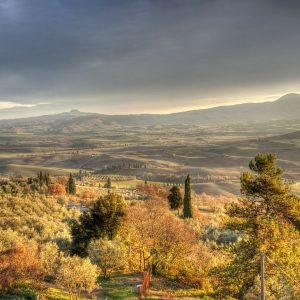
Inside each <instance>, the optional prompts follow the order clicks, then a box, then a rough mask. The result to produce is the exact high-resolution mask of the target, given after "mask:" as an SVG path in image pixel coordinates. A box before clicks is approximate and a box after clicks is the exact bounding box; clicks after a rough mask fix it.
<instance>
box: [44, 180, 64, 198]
mask: <svg viewBox="0 0 300 300" xmlns="http://www.w3.org/2000/svg"><path fill="white" fill-rule="evenodd" d="M48 193H49V194H50V195H52V196H62V195H65V194H66V188H65V186H64V185H62V184H61V183H54V184H51V185H50V186H49V188H48Z"/></svg>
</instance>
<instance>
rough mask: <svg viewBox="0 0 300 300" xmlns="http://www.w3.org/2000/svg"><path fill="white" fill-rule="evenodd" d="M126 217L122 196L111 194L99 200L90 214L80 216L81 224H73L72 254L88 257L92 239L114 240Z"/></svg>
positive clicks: (75, 222)
mask: <svg viewBox="0 0 300 300" xmlns="http://www.w3.org/2000/svg"><path fill="white" fill-rule="evenodd" d="M124 217H125V202H124V200H123V198H122V197H121V196H119V195H117V194H113V193H110V194H108V195H106V196H105V197H102V198H99V199H98V200H97V201H96V202H95V203H94V204H93V206H92V207H91V209H90V210H89V211H88V212H84V213H83V214H82V215H81V216H80V218H79V222H77V221H74V222H73V224H72V228H71V234H72V254H76V255H79V256H86V255H87V247H88V245H89V243H90V241H91V240H92V239H99V238H108V239H110V240H112V239H113V238H114V237H115V236H116V234H117V232H118V230H119V229H120V227H121V225H122V222H123V220H124Z"/></svg>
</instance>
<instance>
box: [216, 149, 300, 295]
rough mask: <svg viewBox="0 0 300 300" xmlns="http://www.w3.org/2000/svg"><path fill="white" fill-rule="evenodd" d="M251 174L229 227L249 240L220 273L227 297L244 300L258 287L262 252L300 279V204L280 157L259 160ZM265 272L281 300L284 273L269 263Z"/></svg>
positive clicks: (232, 210)
mask: <svg viewBox="0 0 300 300" xmlns="http://www.w3.org/2000/svg"><path fill="white" fill-rule="evenodd" d="M249 169H250V172H245V173H243V174H242V175H241V193H242V196H243V197H242V198H240V199H238V201H237V202H235V203H232V204H231V205H230V206H228V207H227V209H226V213H227V215H228V216H229V217H230V219H229V221H228V224H227V225H228V228H229V229H231V230H234V231H239V232H240V233H241V235H242V237H243V238H242V239H241V240H239V241H238V242H237V243H235V244H234V246H233V247H232V248H231V256H232V257H233V259H232V261H231V263H230V264H229V265H228V266H227V267H225V268H224V269H223V270H222V271H221V272H220V274H219V276H220V279H221V281H220V282H221V283H222V284H221V285H220V293H222V294H221V296H222V298H227V296H233V297H234V298H238V299H242V298H243V296H244V295H245V294H246V293H247V292H248V291H249V290H251V289H252V288H253V286H254V285H255V280H256V278H257V276H258V274H259V263H258V262H259V259H260V255H261V253H262V252H264V253H265V254H266V255H267V257H268V258H271V259H272V260H274V261H276V263H277V264H279V265H280V266H282V268H283V270H284V272H285V273H286V274H288V276H290V278H292V279H293V280H295V281H298V280H300V272H299V271H298V270H299V268H298V267H297V266H298V265H299V263H300V261H299V257H300V248H299V247H295V246H294V244H295V241H299V239H300V233H299V231H297V229H299V227H298V226H299V221H300V199H299V198H298V197H296V196H295V195H293V194H292V193H291V190H290V187H289V186H288V184H287V183H286V182H285V181H284V180H283V179H282V170H281V169H280V168H278V167H277V166H276V156H275V155H274V154H269V153H268V154H258V155H256V156H255V158H254V161H253V160H251V161H250V163H249ZM265 272H266V275H267V276H266V287H267V290H270V288H271V287H272V293H274V297H275V298H274V299H279V298H280V296H279V294H278V295H276V292H277V291H276V289H277V288H278V289H279V290H280V289H281V287H282V284H283V283H282V282H281V281H280V277H278V276H279V275H280V274H279V272H280V271H279V270H278V269H276V268H273V266H272V265H271V264H267V265H266V269H265ZM291 283H292V282H291ZM294 288H295V286H294ZM225 296H226V297H225ZM291 299H294V298H291ZM297 299H299V298H297Z"/></svg>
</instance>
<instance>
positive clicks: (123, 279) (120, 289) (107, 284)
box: [97, 273, 142, 300]
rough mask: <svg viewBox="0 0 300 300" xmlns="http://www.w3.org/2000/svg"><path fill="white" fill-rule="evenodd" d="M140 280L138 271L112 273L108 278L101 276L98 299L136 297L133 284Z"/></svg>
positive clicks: (128, 299) (129, 298) (129, 299)
mask: <svg viewBox="0 0 300 300" xmlns="http://www.w3.org/2000/svg"><path fill="white" fill-rule="evenodd" d="M141 280H142V279H141V275H140V273H128V274H113V275H112V276H111V278H110V279H104V278H101V279H100V285H101V292H100V293H99V294H98V295H97V296H98V297H100V299H105V298H106V299H116V300H118V299H120V300H121V299H127V300H131V299H138V294H137V291H136V289H135V286H136V284H138V283H140V282H141Z"/></svg>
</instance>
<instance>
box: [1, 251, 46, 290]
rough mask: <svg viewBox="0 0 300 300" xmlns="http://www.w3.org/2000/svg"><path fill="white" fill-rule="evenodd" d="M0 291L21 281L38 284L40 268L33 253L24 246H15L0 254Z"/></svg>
mask: <svg viewBox="0 0 300 300" xmlns="http://www.w3.org/2000/svg"><path fill="white" fill-rule="evenodd" d="M0 267H1V272H0V289H2V290H5V289H9V288H10V287H12V286H14V285H16V284H20V283H22V282H23V281H26V282H28V281H32V282H33V283H38V282H39V278H40V275H41V266H40V264H39V262H38V260H37V259H36V256H35V252H34V251H33V250H32V249H30V248H28V247H25V246H17V247H15V248H13V249H9V250H6V251H2V252H1V253H0Z"/></svg>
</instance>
